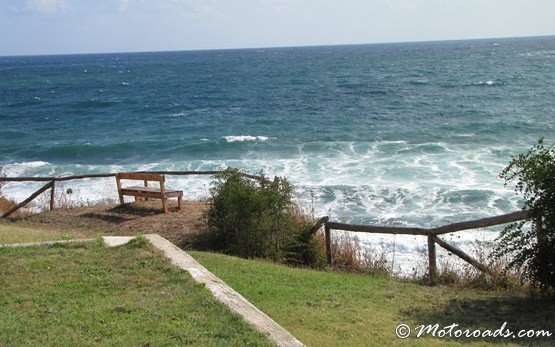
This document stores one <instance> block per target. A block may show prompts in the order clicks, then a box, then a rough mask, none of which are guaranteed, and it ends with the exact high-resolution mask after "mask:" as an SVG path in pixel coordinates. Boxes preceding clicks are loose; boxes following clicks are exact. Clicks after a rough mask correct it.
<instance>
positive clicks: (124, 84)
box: [121, 82, 131, 86]
mask: <svg viewBox="0 0 555 347" xmlns="http://www.w3.org/2000/svg"><path fill="white" fill-rule="evenodd" d="M121 85H122V86H128V85H131V83H129V82H121Z"/></svg>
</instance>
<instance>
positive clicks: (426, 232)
mask: <svg viewBox="0 0 555 347" xmlns="http://www.w3.org/2000/svg"><path fill="white" fill-rule="evenodd" d="M135 172H140V173H152V174H161V175H168V176H188V175H216V174H220V173H223V172H224V171H135ZM115 175H116V173H98V174H84V175H72V176H61V177H0V180H1V181H4V182H47V183H46V184H45V185H44V186H42V187H41V188H40V189H38V190H37V191H35V192H34V193H33V194H31V195H30V196H29V197H28V198H27V199H25V200H23V201H22V202H20V203H19V204H17V205H16V206H14V207H13V208H11V209H10V210H8V211H6V212H5V213H4V214H3V215H2V216H1V217H0V218H6V217H8V216H10V215H11V214H12V213H14V212H15V211H17V210H19V209H20V208H22V207H23V206H25V205H27V204H28V203H29V202H31V201H33V200H34V199H35V198H37V197H38V196H39V195H40V194H42V193H44V192H45V191H47V190H48V189H50V209H51V210H52V209H54V207H55V206H54V201H55V199H54V193H55V188H56V182H63V181H71V180H79V179H87V178H105V177H115ZM242 175H243V176H245V177H248V178H251V179H262V177H261V176H257V175H251V174H246V173H243V174H242ZM527 217H528V212H527V211H518V212H512V213H508V214H504V215H501V216H495V217H489V218H482V219H478V220H472V221H467V222H460V223H453V224H449V225H444V226H441V227H437V228H431V229H426V228H410V227H385V226H375V225H359V224H345V223H338V222H331V221H330V220H329V217H322V218H320V219H319V220H318V221H316V223H315V225H314V227H313V228H312V233H315V232H317V231H318V230H319V229H320V228H321V227H322V226H324V234H325V242H326V256H327V260H328V263H329V264H333V259H332V242H331V231H332V230H344V231H355V232H364V233H374V234H402V235H419V236H426V237H427V239H428V263H429V275H430V282H431V283H436V282H437V263H436V247H435V245H436V244H438V245H439V246H440V247H443V248H444V249H446V250H447V251H449V252H451V253H453V254H455V255H457V256H458V257H460V258H461V259H463V260H464V261H466V262H468V263H470V264H471V265H473V266H474V267H476V268H477V269H479V270H480V271H482V272H485V273H488V274H492V272H491V270H490V269H488V267H487V266H485V265H484V264H481V263H480V262H478V261H477V260H476V259H474V258H473V257H471V256H470V255H468V254H466V253H465V252H463V251H462V250H460V249H459V248H457V247H455V246H453V245H451V244H449V243H447V242H445V241H444V240H443V239H441V238H440V237H439V235H442V234H446V233H453V232H457V231H462V230H469V229H476V228H484V227H489V226H494V225H499V224H507V223H512V222H516V221H520V220H524V219H527Z"/></svg>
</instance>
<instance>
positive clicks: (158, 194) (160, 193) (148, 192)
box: [116, 173, 183, 213]
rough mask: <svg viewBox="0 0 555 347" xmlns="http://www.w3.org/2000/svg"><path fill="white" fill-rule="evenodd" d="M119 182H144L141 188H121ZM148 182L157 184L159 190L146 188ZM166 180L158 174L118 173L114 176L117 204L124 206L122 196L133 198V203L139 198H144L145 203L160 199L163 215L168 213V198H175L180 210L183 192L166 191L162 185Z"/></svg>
mask: <svg viewBox="0 0 555 347" xmlns="http://www.w3.org/2000/svg"><path fill="white" fill-rule="evenodd" d="M121 180H140V181H144V187H141V186H130V187H122V186H121ZM148 182H159V183H160V189H158V188H153V187H149V186H148ZM165 182H166V178H165V176H164V175H158V174H147V173H118V174H116V184H117V186H118V194H119V202H120V204H122V205H123V204H124V203H125V201H124V200H123V196H124V195H128V196H134V197H135V201H139V198H144V199H145V201H146V200H148V199H149V198H150V199H161V200H162V207H163V209H164V213H168V204H167V201H166V200H167V199H168V198H177V205H178V208H179V210H181V200H182V198H183V191H181V190H169V189H166V187H165V185H164V183H165Z"/></svg>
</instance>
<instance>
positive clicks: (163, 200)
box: [162, 197, 168, 213]
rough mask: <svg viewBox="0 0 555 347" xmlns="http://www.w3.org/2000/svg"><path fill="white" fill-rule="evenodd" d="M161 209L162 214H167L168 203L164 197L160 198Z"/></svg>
mask: <svg viewBox="0 0 555 347" xmlns="http://www.w3.org/2000/svg"><path fill="white" fill-rule="evenodd" d="M162 208H163V209H164V213H168V202H167V201H166V198H165V197H162Z"/></svg>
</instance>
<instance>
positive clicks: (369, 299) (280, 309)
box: [190, 252, 555, 346]
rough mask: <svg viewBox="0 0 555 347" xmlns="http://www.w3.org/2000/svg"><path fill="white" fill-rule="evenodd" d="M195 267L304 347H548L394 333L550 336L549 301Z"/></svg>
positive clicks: (266, 269) (276, 269) (212, 264)
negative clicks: (449, 330) (433, 327)
mask: <svg viewBox="0 0 555 347" xmlns="http://www.w3.org/2000/svg"><path fill="white" fill-rule="evenodd" d="M190 253H191V254H192V255H193V256H194V257H195V258H196V259H197V260H198V261H199V262H201V263H202V264H203V265H204V266H206V267H207V268H208V270H210V271H212V272H213V273H214V274H215V275H216V276H218V277H220V278H221V279H223V280H224V281H225V282H227V283H228V284H229V285H230V286H231V287H233V288H234V289H235V290H237V291H238V292H239V293H241V294H242V295H243V296H245V297H246V298H247V299H248V300H250V301H251V302H252V303H253V304H254V305H256V306H257V307H258V308H259V309H261V310H262V311H263V312H265V313H266V314H268V315H269V316H270V317H272V318H273V319H274V320H276V321H277V322H278V323H279V324H281V325H282V326H284V327H285V328H286V329H288V330H289V331H290V332H291V333H292V334H293V335H295V336H296V337H297V338H298V339H300V340H301V341H302V342H304V343H305V344H307V345H308V346H362V345H364V346H366V345H372V346H382V345H416V346H429V345H432V346H443V345H449V346H452V345H462V344H464V345H498V344H502V343H508V342H510V343H511V344H525V345H528V344H530V343H533V342H536V343H539V344H543V345H549V344H550V343H551V345H552V343H553V341H554V340H555V339H554V338H555V336H553V337H552V338H551V340H545V339H544V340H537V339H535V340H531V339H526V340H518V339H517V340H512V339H497V340H483V339H449V340H448V339H440V338H430V337H428V338H418V339H417V338H415V337H413V336H412V335H411V337H410V338H409V339H408V340H401V339H399V338H397V337H396V335H395V327H396V326H397V325H398V324H399V323H406V324H408V325H409V326H411V327H413V328H414V327H415V326H417V325H421V324H426V325H427V324H435V323H439V324H440V325H441V326H447V325H450V324H452V323H458V324H460V327H462V328H464V329H472V330H473V329H492V330H495V329H498V328H500V327H501V325H502V324H503V322H505V321H506V322H507V324H508V325H507V326H508V328H510V329H512V330H520V329H544V330H550V331H551V332H553V333H555V324H554V322H555V321H554V319H553V315H554V312H555V303H554V302H553V300H552V299H543V300H541V299H532V298H528V297H526V295H525V294H524V293H515V292H503V291H484V290H474V289H457V288H454V287H427V286H421V285H417V284H413V283H407V282H399V281H396V280H392V279H389V278H379V277H373V276H369V275H352V274H343V273H332V272H324V271H314V270H308V269H295V268H290V267H286V266H281V265H276V264H273V263H269V262H264V261H253V260H244V259H239V258H234V257H229V256H225V255H220V254H212V253H203V252H190Z"/></svg>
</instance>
